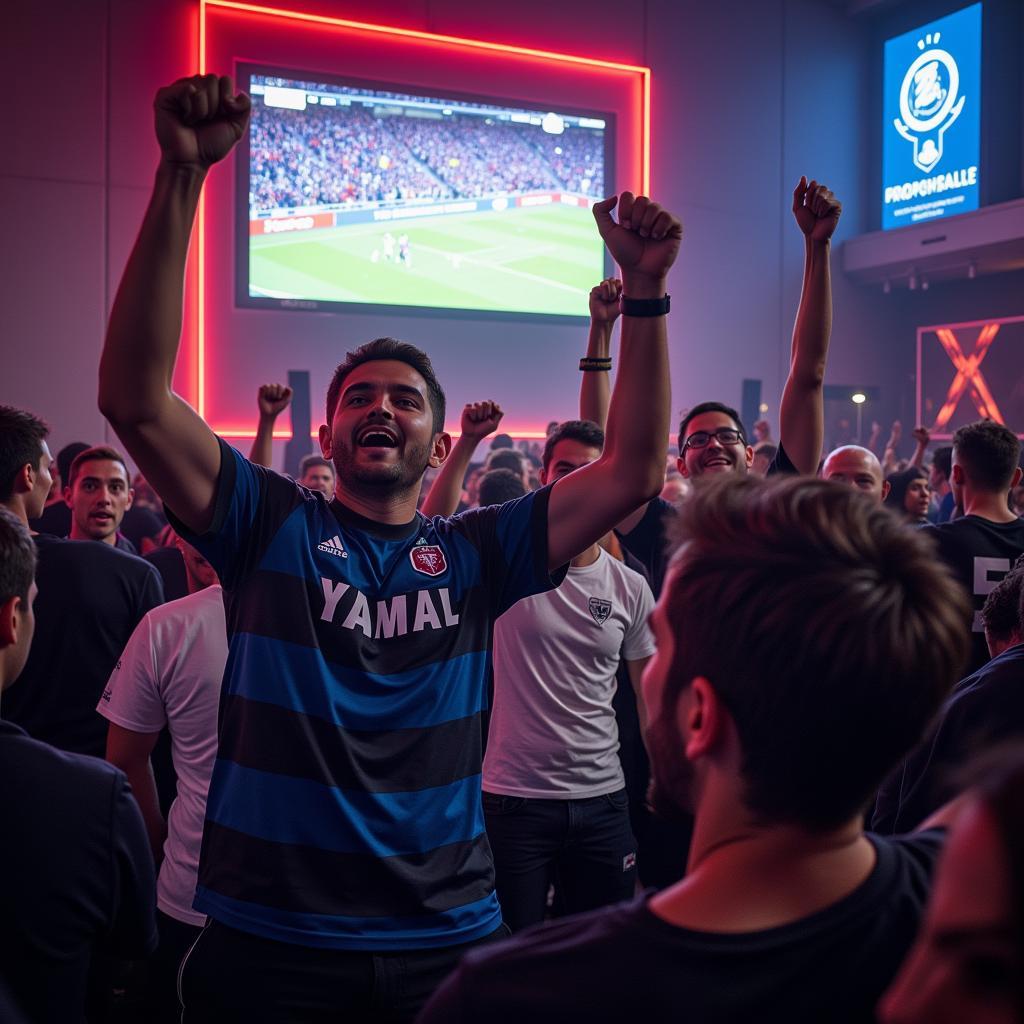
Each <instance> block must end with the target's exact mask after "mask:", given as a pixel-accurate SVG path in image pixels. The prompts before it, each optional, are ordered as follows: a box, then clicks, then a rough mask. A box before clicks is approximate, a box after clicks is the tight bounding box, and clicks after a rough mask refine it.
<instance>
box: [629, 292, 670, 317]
mask: <svg viewBox="0 0 1024 1024" xmlns="http://www.w3.org/2000/svg"><path fill="white" fill-rule="evenodd" d="M670 299H671V296H670V295H663V296H662V297H661V298H660V299H631V298H628V297H627V296H625V295H623V296H622V298H620V299H619V312H620V313H621V314H622V315H623V316H664V315H665V314H666V313H667V312H668V311H669V305H670V303H669V300H670Z"/></svg>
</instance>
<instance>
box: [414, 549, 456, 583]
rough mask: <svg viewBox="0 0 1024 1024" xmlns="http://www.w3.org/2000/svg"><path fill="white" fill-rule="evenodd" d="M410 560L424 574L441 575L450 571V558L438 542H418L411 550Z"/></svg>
mask: <svg viewBox="0 0 1024 1024" xmlns="http://www.w3.org/2000/svg"><path fill="white" fill-rule="evenodd" d="M409 561H410V562H412V567H413V568H414V569H415V570H416V571H417V572H421V573H423V575H424V576H440V575H441V574H442V573H445V572H447V571H448V559H446V558H445V557H444V552H443V551H442V550H441V548H440V547H438V545H437V544H417V545H416V546H415V547H414V548H413V549H412V551H410V552H409Z"/></svg>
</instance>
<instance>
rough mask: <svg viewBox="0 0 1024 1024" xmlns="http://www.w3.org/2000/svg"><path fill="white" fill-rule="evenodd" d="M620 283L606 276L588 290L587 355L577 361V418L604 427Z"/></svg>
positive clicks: (615, 278)
mask: <svg viewBox="0 0 1024 1024" xmlns="http://www.w3.org/2000/svg"><path fill="white" fill-rule="evenodd" d="M621 296H622V282H621V281H620V280H619V279H618V278H617V277H608V278H605V280H603V281H602V282H601V283H600V284H596V285H594V287H593V288H591V289H590V334H589V335H588V337H587V354H586V355H585V356H584V357H583V359H582V360H581V361H580V370H581V371H582V372H583V379H582V381H581V382H580V419H583V420H591V421H592V422H594V423H596V424H597V425H598V426H599V427H600V428H601V429H602V430H604V426H605V422H606V421H607V419H608V401H609V399H610V398H611V385H610V383H609V380H608V375H609V373H610V371H611V362H612V360H611V345H612V327H613V326H614V325H615V321H616V320H618V318H619V299H620V298H621Z"/></svg>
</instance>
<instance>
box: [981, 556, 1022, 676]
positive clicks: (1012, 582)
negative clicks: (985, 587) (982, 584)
mask: <svg viewBox="0 0 1024 1024" xmlns="http://www.w3.org/2000/svg"><path fill="white" fill-rule="evenodd" d="M981 624H982V627H983V628H984V631H985V642H986V643H987V644H988V650H989V654H991V655H992V657H993V658H995V657H997V656H998V655H1000V654H1002V652H1003V651H1005V650H1006V648H1007V647H1012V646H1013V645H1014V644H1019V643H1021V641H1022V640H1024V556H1021V558H1019V559H1018V560H1017V564H1016V565H1015V566H1014V567H1013V568H1012V569H1011V570H1010V571H1009V572H1008V573H1007V574H1006V575H1005V576H1004V577H1003V578H1002V579H1001V580H1000V581H999V582H998V583H997V584H996V585H995V587H994V588H993V589H992V591H991V592H990V593H989V595H988V597H986V598H985V603H984V605H982V608H981Z"/></svg>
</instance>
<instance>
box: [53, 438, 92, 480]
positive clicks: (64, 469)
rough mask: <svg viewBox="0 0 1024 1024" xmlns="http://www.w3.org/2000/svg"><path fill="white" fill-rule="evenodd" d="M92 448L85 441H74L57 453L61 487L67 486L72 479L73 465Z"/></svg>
mask: <svg viewBox="0 0 1024 1024" xmlns="http://www.w3.org/2000/svg"><path fill="white" fill-rule="evenodd" d="M91 447H92V445H91V444H86V443H85V442H84V441H72V442H71V443H70V444H66V445H64V447H63V448H61V450H60V451H59V452H57V458H56V459H55V460H54V461H55V462H56V463H57V473H58V474H59V476H60V482H61V486H65V485H66V484H67V482H68V480H69V479H70V478H71V463H72V462H74V461H75V459H77V458H78V456H79V455H81V454H82V452H84V451H86V450H87V449H89V448H91Z"/></svg>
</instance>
